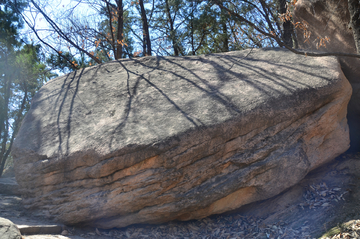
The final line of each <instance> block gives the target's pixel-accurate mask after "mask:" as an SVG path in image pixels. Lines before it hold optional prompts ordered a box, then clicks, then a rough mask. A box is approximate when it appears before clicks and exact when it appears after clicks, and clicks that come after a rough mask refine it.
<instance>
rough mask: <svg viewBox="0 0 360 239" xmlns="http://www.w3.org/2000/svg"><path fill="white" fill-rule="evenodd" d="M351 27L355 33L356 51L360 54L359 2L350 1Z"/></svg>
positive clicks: (355, 0) (357, 0) (356, 0)
mask: <svg viewBox="0 0 360 239" xmlns="http://www.w3.org/2000/svg"><path fill="white" fill-rule="evenodd" d="M348 7H349V13H350V24H349V25H350V27H351V29H352V31H353V35H354V40H355V45H356V51H357V53H358V54H360V3H359V0H348Z"/></svg>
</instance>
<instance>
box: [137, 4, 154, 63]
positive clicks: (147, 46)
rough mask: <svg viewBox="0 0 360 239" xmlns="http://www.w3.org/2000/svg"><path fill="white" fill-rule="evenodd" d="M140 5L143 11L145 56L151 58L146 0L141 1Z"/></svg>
mask: <svg viewBox="0 0 360 239" xmlns="http://www.w3.org/2000/svg"><path fill="white" fill-rule="evenodd" d="M139 4H140V10H141V20H142V24H143V49H144V55H146V56H151V41H150V34H149V25H148V20H147V17H146V11H145V7H144V0H140V1H139Z"/></svg>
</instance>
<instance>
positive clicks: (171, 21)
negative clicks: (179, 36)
mask: <svg viewBox="0 0 360 239" xmlns="http://www.w3.org/2000/svg"><path fill="white" fill-rule="evenodd" d="M165 9H166V15H167V18H168V22H169V24H170V40H171V41H172V44H173V48H174V55H175V56H179V47H178V44H177V43H176V39H175V38H176V36H175V29H174V20H173V19H172V17H171V12H170V6H169V0H165Z"/></svg>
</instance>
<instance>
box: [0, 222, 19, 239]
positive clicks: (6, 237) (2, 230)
mask: <svg viewBox="0 0 360 239" xmlns="http://www.w3.org/2000/svg"><path fill="white" fill-rule="evenodd" d="M0 238H3V239H21V238H22V236H21V233H20V231H19V228H17V226H16V225H15V224H14V223H12V222H11V221H10V220H8V219H5V218H2V217H0Z"/></svg>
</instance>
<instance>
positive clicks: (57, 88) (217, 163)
mask: <svg viewBox="0 0 360 239" xmlns="http://www.w3.org/2000/svg"><path fill="white" fill-rule="evenodd" d="M350 95H351V87H350V85H349V83H348V81H347V80H346V78H345V77H344V75H343V73H342V71H341V69H340V65H339V63H338V61H337V60H336V59H335V58H332V57H323V58H309V57H303V56H299V55H295V54H292V53H289V52H287V51H284V50H281V49H253V50H246V51H240V52H229V53H223V54H212V55H205V56H194V57H145V58H135V59H125V60H121V61H113V62H109V63H107V64H103V65H99V66H96V67H91V68H86V69H83V70H80V71H77V72H73V73H71V74H68V75H65V76H62V77H58V78H56V79H54V80H51V81H50V82H48V83H47V84H46V85H44V86H43V87H42V88H41V89H40V91H39V92H38V94H37V95H36V96H35V97H34V99H33V102H32V106H31V109H30V111H29V112H28V114H27V115H26V117H25V120H24V121H23V123H22V126H21V129H20V131H19V133H18V135H17V137H16V141H15V142H14V145H13V151H12V155H13V157H14V162H15V173H16V179H17V181H18V183H19V185H20V188H21V192H22V194H23V202H24V203H25V205H27V207H30V208H37V209H40V210H44V211H48V213H49V214H51V215H52V216H54V217H55V218H56V219H57V220H59V221H61V222H63V223H65V224H79V223H82V224H84V223H85V224H89V225H92V226H96V227H100V228H112V227H124V226H127V225H130V224H136V223H161V222H165V221H169V220H190V219H195V218H203V217H206V216H208V215H211V214H217V213H222V212H225V211H229V210H232V209H235V208H238V207H240V206H242V205H245V204H248V203H250V202H254V201H258V200H262V199H266V198H269V197H272V196H274V195H276V194H279V193H280V192H282V191H283V190H285V189H287V188H289V187H290V186H292V185H294V184H296V183H297V182H299V181H300V180H301V179H302V178H303V177H304V176H305V175H306V174H307V173H308V172H309V171H310V170H312V169H314V168H316V167H318V166H320V165H321V164H323V163H325V162H328V161H330V160H332V159H333V158H334V157H336V156H337V155H339V154H340V153H342V152H344V151H345V150H346V149H347V148H348V147H349V136H348V134H349V132H348V126H347V121H346V117H345V116H346V107H347V103H348V101H349V98H350Z"/></svg>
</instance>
